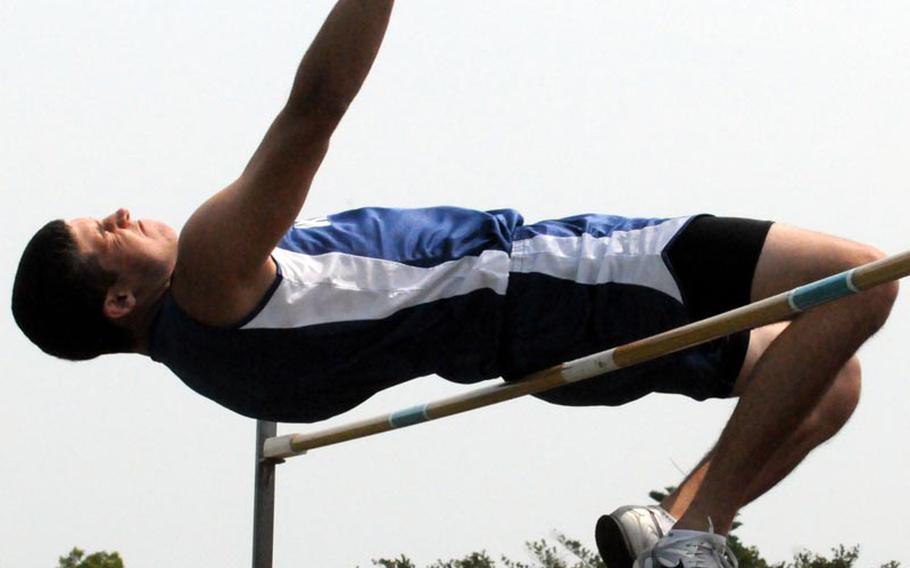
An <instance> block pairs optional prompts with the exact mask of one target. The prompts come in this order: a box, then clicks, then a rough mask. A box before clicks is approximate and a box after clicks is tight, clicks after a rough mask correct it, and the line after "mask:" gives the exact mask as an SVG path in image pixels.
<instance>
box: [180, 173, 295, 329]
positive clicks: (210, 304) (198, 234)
mask: <svg viewBox="0 0 910 568" xmlns="http://www.w3.org/2000/svg"><path fill="white" fill-rule="evenodd" d="M230 189H231V188H230V187H228V188H226V189H225V190H223V191H222V192H220V193H218V194H216V195H215V196H214V197H212V198H211V199H210V200H209V201H207V202H206V203H204V204H203V205H202V206H201V207H200V208H199V209H197V210H196V212H195V213H194V214H193V216H192V217H191V218H190V220H189V221H188V222H187V224H186V225H185V226H184V228H183V230H182V231H181V233H180V238H179V241H178V245H177V263H176V266H175V268H174V279H173V283H172V285H171V294H172V296H173V297H174V300H175V301H176V302H177V304H178V305H179V306H180V307H181V308H182V309H183V310H184V311H186V312H187V314H189V315H190V316H191V317H193V318H194V319H196V320H197V321H199V322H200V323H204V324H207V325H213V326H221V325H230V324H232V323H235V322H237V321H239V320H241V319H243V318H244V317H245V316H246V315H248V314H249V313H250V311H252V310H253V309H254V308H255V307H256V306H257V305H258V304H259V302H260V301H261V300H262V297H263V295H264V294H265V293H266V292H267V291H268V290H269V288H270V287H271V286H272V284H273V283H274V281H275V278H276V276H277V270H276V268H275V263H274V261H273V260H272V259H271V256H270V255H268V254H265V255H262V254H261V253H260V255H259V258H260V259H261V260H260V261H259V262H255V263H251V262H249V261H248V260H246V261H240V260H241V259H248V258H249V257H250V256H251V254H250V253H251V251H249V250H244V249H245V248H246V247H248V246H249V239H246V238H244V234H249V233H248V232H247V231H248V229H247V228H246V227H245V226H244V225H245V224H246V223H247V222H248V221H245V220H243V219H241V218H239V217H242V216H241V215H237V214H236V213H235V212H236V211H242V206H241V205H239V204H237V203H225V201H228V202H230V201H232V200H235V201H236V199H237V198H236V197H235V196H233V195H232V192H231V191H230ZM235 217H238V218H235Z"/></svg>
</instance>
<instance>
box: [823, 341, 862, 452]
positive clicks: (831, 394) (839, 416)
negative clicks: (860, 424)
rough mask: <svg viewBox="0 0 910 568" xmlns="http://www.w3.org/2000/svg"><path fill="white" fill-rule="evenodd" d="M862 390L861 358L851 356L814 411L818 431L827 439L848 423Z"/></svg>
mask: <svg viewBox="0 0 910 568" xmlns="http://www.w3.org/2000/svg"><path fill="white" fill-rule="evenodd" d="M861 390H862V371H861V368H860V364H859V359H857V358H856V357H851V358H850V359H849V360H848V361H847V363H846V364H845V365H844V366H843V367H842V368H841V370H840V372H839V373H838V374H837V376H836V378H835V380H834V382H833V383H832V384H831V387H830V388H829V389H828V392H826V393H825V395H824V397H823V399H822V400H821V403H820V404H819V405H818V407H817V408H816V411H815V412H814V413H813V416H812V419H811V420H812V422H814V425H813V426H814V428H813V429H815V430H816V431H817V432H819V433H820V434H822V436H823V437H824V438H825V439H827V438H829V437H831V436H833V435H834V434H836V433H837V432H838V431H839V430H840V429H841V428H842V427H843V426H844V424H846V423H847V421H848V420H849V419H850V417H851V416H852V415H853V412H854V411H855V410H856V407H857V405H859V399H860V393H861Z"/></svg>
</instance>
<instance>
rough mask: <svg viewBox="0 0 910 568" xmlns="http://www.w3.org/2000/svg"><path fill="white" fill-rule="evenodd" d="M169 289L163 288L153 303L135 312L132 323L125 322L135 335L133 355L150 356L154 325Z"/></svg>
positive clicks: (131, 319)
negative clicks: (150, 342)
mask: <svg viewBox="0 0 910 568" xmlns="http://www.w3.org/2000/svg"><path fill="white" fill-rule="evenodd" d="M167 290H168V288H166V287H165V288H163V289H162V290H161V291H160V292H159V293H158V295H157V296H156V297H155V298H154V299H152V301H151V302H149V303H148V304H146V305H144V306H143V307H142V308H140V309H137V310H135V312H134V314H133V315H131V317H130V321H128V322H125V324H126V327H127V328H128V329H129V330H130V332H131V333H132V335H133V349H132V353H138V354H139V355H145V356H148V354H149V339H150V337H151V334H152V324H153V323H154V322H155V316H156V315H158V310H160V309H161V305H162V304H163V303H164V297H165V295H166V294H167Z"/></svg>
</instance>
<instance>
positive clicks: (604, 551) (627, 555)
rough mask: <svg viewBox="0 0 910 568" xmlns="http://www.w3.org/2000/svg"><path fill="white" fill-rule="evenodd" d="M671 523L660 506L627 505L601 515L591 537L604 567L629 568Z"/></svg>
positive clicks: (673, 521)
mask: <svg viewBox="0 0 910 568" xmlns="http://www.w3.org/2000/svg"><path fill="white" fill-rule="evenodd" d="M675 523H676V519H675V518H673V516H672V515H670V513H668V512H666V511H665V510H663V508H661V507H658V506H654V505H652V506H647V507H645V506H634V505H629V506H626V507H620V508H619V509H616V510H615V511H613V512H612V513H610V514H609V515H604V516H602V517H601V518H600V519H599V520H598V521H597V528H595V529H594V539H595V541H596V542H597V550H598V551H599V552H600V557H601V558H603V560H604V562H605V563H606V565H607V568H632V564H633V563H634V562H635V559H636V558H638V557H639V556H641V555H642V554H644V553H646V552H648V551H650V550H651V549H652V548H653V547H654V545H655V544H656V543H657V541H658V540H660V539H661V538H663V537H664V535H666V534H667V533H668V532H669V531H670V529H671V528H672V527H673V525H674V524H675Z"/></svg>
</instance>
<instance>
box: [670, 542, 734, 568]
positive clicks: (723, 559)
mask: <svg viewBox="0 0 910 568" xmlns="http://www.w3.org/2000/svg"><path fill="white" fill-rule="evenodd" d="M676 546H680V547H682V548H684V549H685V550H686V562H685V563H684V565H685V567H686V568H709V567H710V568H713V567H715V566H719V567H720V568H739V562H737V560H736V557H735V556H733V553H732V552H730V548H729V547H728V546H727V545H726V543H724V544H720V543H715V542H709V541H708V542H706V541H704V540H698V539H697V537H696V538H693V539H692V540H691V541H689V542H680V543H677V544H676Z"/></svg>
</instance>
